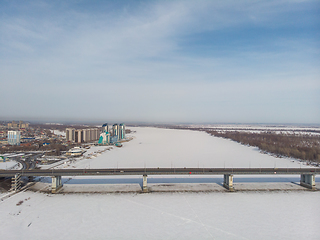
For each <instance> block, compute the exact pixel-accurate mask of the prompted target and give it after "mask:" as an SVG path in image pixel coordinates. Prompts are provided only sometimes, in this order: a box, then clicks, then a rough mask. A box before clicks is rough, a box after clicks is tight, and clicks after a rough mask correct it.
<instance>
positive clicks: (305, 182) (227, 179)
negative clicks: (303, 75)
mask: <svg viewBox="0 0 320 240" xmlns="http://www.w3.org/2000/svg"><path fill="white" fill-rule="evenodd" d="M258 174H269V175H275V174H277V175H284V174H291V175H295V174H299V175H300V185H301V186H303V187H306V188H309V189H312V190H316V185H315V176H316V175H318V174H320V168H122V169H119V168H114V169H112V168H108V169H47V170H40V169H30V170H0V177H12V189H13V190H15V191H17V190H19V189H20V186H21V184H20V179H21V177H22V176H26V177H36V176H41V177H44V176H49V177H52V193H56V192H57V191H58V190H59V189H61V188H62V182H61V177H62V176H94V175H104V176H110V175H111V176H114V175H142V176H143V184H142V191H143V192H147V191H148V188H147V176H148V175H223V176H224V178H223V179H224V180H223V186H224V187H225V188H226V189H228V190H230V191H233V190H234V188H233V175H258Z"/></svg>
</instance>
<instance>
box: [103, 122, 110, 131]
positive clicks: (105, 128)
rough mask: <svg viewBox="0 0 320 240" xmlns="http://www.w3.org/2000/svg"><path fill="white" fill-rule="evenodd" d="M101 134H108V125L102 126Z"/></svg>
mask: <svg viewBox="0 0 320 240" xmlns="http://www.w3.org/2000/svg"><path fill="white" fill-rule="evenodd" d="M102 132H109V125H108V123H105V124H103V125H102Z"/></svg>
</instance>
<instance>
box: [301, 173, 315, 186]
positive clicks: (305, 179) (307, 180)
mask: <svg viewBox="0 0 320 240" xmlns="http://www.w3.org/2000/svg"><path fill="white" fill-rule="evenodd" d="M300 185H301V186H303V187H306V188H310V189H312V190H315V189H316V176H315V175H314V174H301V177H300Z"/></svg>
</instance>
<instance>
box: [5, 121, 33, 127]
mask: <svg viewBox="0 0 320 240" xmlns="http://www.w3.org/2000/svg"><path fill="white" fill-rule="evenodd" d="M28 127H29V123H23V122H22V121H19V122H15V121H12V122H11V123H8V128H28Z"/></svg>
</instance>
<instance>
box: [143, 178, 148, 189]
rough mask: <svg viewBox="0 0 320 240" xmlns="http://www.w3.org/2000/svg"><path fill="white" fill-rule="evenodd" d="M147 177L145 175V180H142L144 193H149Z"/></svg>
mask: <svg viewBox="0 0 320 240" xmlns="http://www.w3.org/2000/svg"><path fill="white" fill-rule="evenodd" d="M147 177H148V176H147V175H143V180H142V192H148V187H147Z"/></svg>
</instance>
